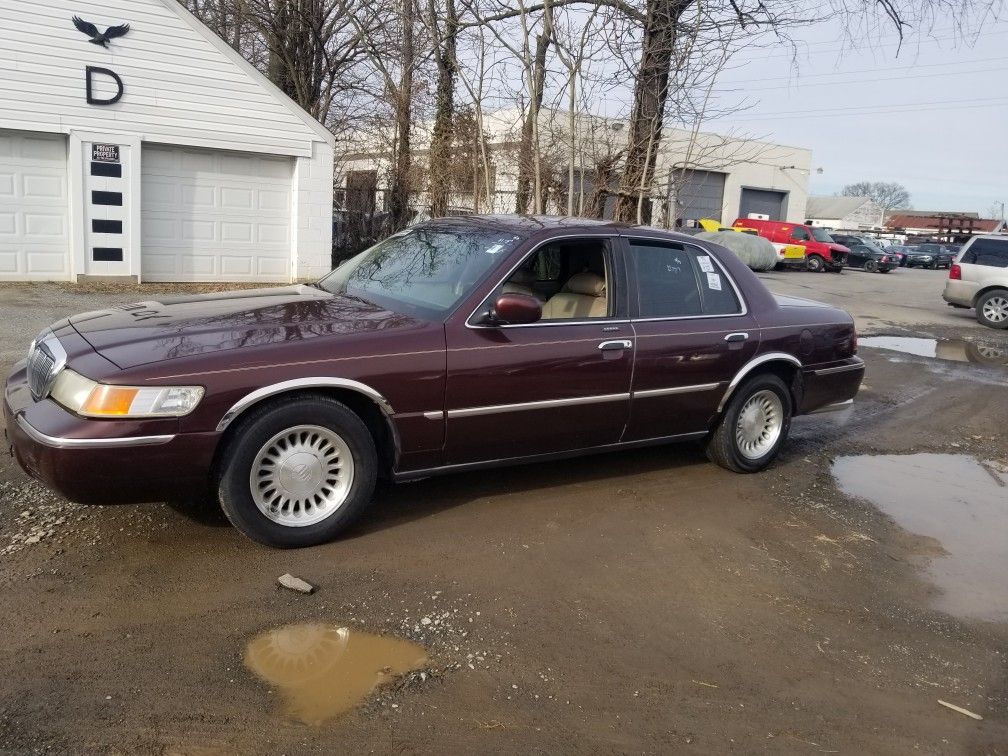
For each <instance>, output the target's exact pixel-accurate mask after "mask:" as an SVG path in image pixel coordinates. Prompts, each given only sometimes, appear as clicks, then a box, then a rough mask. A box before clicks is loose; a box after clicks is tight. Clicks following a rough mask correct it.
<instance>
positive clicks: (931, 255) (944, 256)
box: [907, 243, 952, 270]
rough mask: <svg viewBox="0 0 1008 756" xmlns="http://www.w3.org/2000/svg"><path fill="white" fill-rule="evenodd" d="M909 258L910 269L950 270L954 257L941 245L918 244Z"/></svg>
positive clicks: (908, 265) (912, 248)
mask: <svg viewBox="0 0 1008 756" xmlns="http://www.w3.org/2000/svg"><path fill="white" fill-rule="evenodd" d="M911 250H912V251H911V253H910V255H909V257H908V258H907V267H908V268H930V269H932V270H934V269H936V268H948V267H951V265H952V255H951V254H950V253H949V251H948V250H947V249H945V247H943V246H942V245H941V244H930V243H926V244H916V245H914V246H912V247H911Z"/></svg>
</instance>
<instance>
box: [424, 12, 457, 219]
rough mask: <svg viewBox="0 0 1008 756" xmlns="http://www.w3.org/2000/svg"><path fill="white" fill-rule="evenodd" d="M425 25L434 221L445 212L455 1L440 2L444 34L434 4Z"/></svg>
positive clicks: (452, 102)
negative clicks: (433, 70)
mask: <svg viewBox="0 0 1008 756" xmlns="http://www.w3.org/2000/svg"><path fill="white" fill-rule="evenodd" d="M427 24H428V27H429V29H430V33H431V39H432V41H433V43H434V61H435V63H436V64H437V89H436V92H435V95H434V129H433V134H432V135H431V146H430V153H429V160H430V164H429V166H428V174H429V181H430V183H429V187H430V204H431V208H430V212H431V215H432V216H434V217H438V216H441V215H445V214H446V213H447V212H448V193H449V191H450V190H451V186H450V179H449V177H450V173H451V167H452V166H451V160H452V137H453V133H454V130H453V124H454V121H455V75H456V72H457V70H458V60H457V54H458V31H459V28H458V26H459V25H458V13H457V11H456V9H455V0H444V31H442V30H441V21H440V14H439V12H438V8H437V3H436V0H428V4H427Z"/></svg>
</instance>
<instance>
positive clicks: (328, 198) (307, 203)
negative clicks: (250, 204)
mask: <svg viewBox="0 0 1008 756" xmlns="http://www.w3.org/2000/svg"><path fill="white" fill-rule="evenodd" d="M314 148H315V154H314V155H313V156H312V158H311V159H308V158H298V159H297V161H296V165H295V168H294V191H295V202H294V215H295V222H294V233H295V236H294V253H295V256H296V263H297V271H296V274H295V277H296V278H297V279H298V280H302V281H304V280H315V279H318V278H321V277H322V276H323V275H325V274H326V273H328V272H329V271H330V270H331V269H332V221H333V203H332V199H333V198H332V175H333V160H334V155H333V148H332V147H330V146H329V145H328V144H323V143H321V142H315V145H314Z"/></svg>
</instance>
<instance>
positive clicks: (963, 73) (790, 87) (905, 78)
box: [717, 66, 1004, 94]
mask: <svg viewBox="0 0 1008 756" xmlns="http://www.w3.org/2000/svg"><path fill="white" fill-rule="evenodd" d="M1003 72H1004V67H1003V66H997V67H996V68H977V69H974V70H972V71H933V72H931V73H922V74H915V75H914V74H910V75H906V76H882V77H876V78H871V79H846V80H836V81H818V82H806V84H807V85H814V86H817V87H834V86H843V85H847V84H868V83H871V84H874V83H876V82H884V81H908V80H911V79H933V78H934V77H936V76H971V75H973V74H983V73H1003ZM732 83H734V82H732ZM801 86H802V85H801V84H800V83H795V84H780V85H777V86H773V87H746V88H740V89H719V90H717V91H718V93H719V94H731V93H743V94H744V93H746V92H770V91H773V90H779V89H787V90H798V89H800V88H801Z"/></svg>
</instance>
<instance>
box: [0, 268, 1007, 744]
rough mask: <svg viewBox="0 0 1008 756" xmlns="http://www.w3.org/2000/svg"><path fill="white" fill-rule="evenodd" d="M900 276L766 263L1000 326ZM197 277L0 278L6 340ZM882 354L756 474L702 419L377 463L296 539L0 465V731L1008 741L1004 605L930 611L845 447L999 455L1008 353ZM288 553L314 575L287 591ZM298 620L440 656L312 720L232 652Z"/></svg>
mask: <svg viewBox="0 0 1008 756" xmlns="http://www.w3.org/2000/svg"><path fill="white" fill-rule="evenodd" d="M911 273H914V274H917V273H920V274H924V275H928V276H930V274H932V273H933V272H932V271H911ZM903 275H904V271H898V272H897V273H894V274H890V276H889V277H888V279H887V280H900V281H902V282H903V283H902V284H901V285H906V286H908V287H909V286H911V285H912V284H913V282H914V281H916V282H917V289H915V292H916V293H915V294H913V296H909V297H908V301H913V302H915V303H916V304H914V305H913V306H908V307H904V308H900V309H894V310H892V311H891V312H884V313H881V312H880V311H879V310H878V309H877V307H878V302H879V294H878V292H877V291H876V287H877V286H878V281H877V279H882V278H886V277H882V276H876V277H874V278H871V277H869V276H867V275H866V274H858V273H853V274H849V273H845V274H844V275H843V276H842V277H838V279H837V280H841V279H842V281H843V282H844V285H845V286H847V288H846V289H843V290H840V292H839V293H836V292H835V291H833V287H834V284H836V283H837V281H836V280H834V279H831V278H827V277H818V278H817V277H814V276H812V275H811V274H782V275H781V276H779V277H771V278H770V279H768V281H769V284H770V285H771V288H775V289H779V290H788V291H794V290H802V291H804V295H805V296H810V297H811V298H818V299H826V300H830V301H840V300H842V302H841V303H842V304H843V305H844V306H846V307H848V308H849V309H851V310H852V311H853V312H854V313H855V314H856V315H857V316H858V318H859V319H860V320H865V321H866V322H867V321H871V322H872V323H874V325H872V326H869V329H874V331H875V332H879V333H886V332H898V333H915V334H923V335H932V336H950V337H951V336H954V337H956V338H964V339H970V340H975V339H983V340H985V341H986V340H991V339H994V340H1000V341H999V343H1004V337H1003V334H993V333H990V332H987V331H985V330H979V327H978V326H975V324H974V323H972V321H970V320H969V319H968V318H958V319H957V320H954V321H952V322H951V323H949V322H946V320H945V316H946V315H947V313H946V312H945V310H943V309H942V308H943V307H944V305H943V304H942V303H941V301H940V299H938V300H937V301H934V296H933V290H932V289H933V287H934V284H935V282H936V281H937V280H938V278H940V276H939V277H938V278H934V277H927V278H925V277H924V275H920V276H918V275H914V276H912V277H907V278H906V279H905V280H904V279H897V278H895V277H896V276H903ZM819 281H824V282H826V283H824V284H823V286H824V288H823V289H822V290H814V287H815V286H816V285H818V284H817V282H819ZM827 283H828V286H827ZM185 289H186V290H188V287H185ZM827 289H828V290H827ZM178 290H179V288H178V287H171V288H170V289H169V288H166V289H160V290H157V291H156V290H155V289H154V288H153V287H150V288H148V287H146V286H145V287H140V288H139V289H137V288H135V287H134V288H131V289H119V288H105V287H102V288H101V289H100V290H98V291H91V292H87V293H85V292H81V291H79V290H71V289H70V288H69V287H66V286H57V285H37V286H0V318H2V319H3V320H4V322H5V323H8V324H10V327H9V328H5V329H4V331H3V333H2V335H0V361H2V365H3V367H4V368H5V369H7V368H9V366H10V365H11V364H12V363H13V362H14V361H15V360H16V359H18V358H20V356H21V354H22V353H23V351H24V348H25V346H26V345H27V343H28V341H29V340H30V338H31V337H32V336H33V335H34V334H35V333H36V332H37V331H38V330H40V329H41V328H43V327H44V326H45V325H46V324H48V323H49V322H51V321H53V320H56V319H58V318H60V317H64V316H65V315H67V314H69V313H71V312H74V311H78V310H86V309H95V308H100V307H103V306H107V305H108V304H109V303H111V302H118V301H125V300H130V299H146V298H149V297H150V296H151V295H156V294H157V293H160V291H178ZM939 290H940V289H939ZM883 316H884V317H883ZM862 354H863V356H864V358H865V359H866V361H867V363H868V368H869V372H868V377H867V379H866V386H865V387H864V388H863V390H862V392H861V394H860V396H859V400H858V402H857V403H856V404H855V406H854V408H853V410H852V411H851V412H850V413H849V414H844V415H836V416H818V417H810V418H799V419H797V420H796V421H795V424H794V427H793V431H792V438H791V440H790V442H789V443H788V445H787V447H786V448H785V451H784V453H783V454H782V457H781V459H780V461H779V462H778V463H777V464H775V465H774V466H773V467H772V468H771V469H770V470H768V471H767V472H765V473H763V474H761V475H756V476H738V475H732V474H730V473H726V472H725V471H722V470H720V469H718V468H715V467H713V466H711V465H709V464H707V463H706V462H705V460H704V459H703V457H702V455H701V454H700V453H699V451H698V450H697V449H696V447H693V446H688V445H687V446H679V447H670V448H667V449H666V448H662V449H648V450H642V451H637V452H632V453H622V454H613V455H608V456H604V457H594V458H589V459H580V460H571V461H567V462H563V463H554V464H548V465H533V466H528V467H522V468H515V469H509V470H500V471H494V472H493V473H470V474H463V475H456V476H452V477H445V478H437V479H431V480H426V481H420V482H416V483H412V484H408V485H402V486H390V487H386V488H383V489H382V490H381V491H380V492H379V494H378V496H377V500H376V503H375V505H374V506H373V507H372V508H371V509H370V510H369V511H368V513H367V515H366V516H365V517H364V518H363V519H362V521H361V522H360V523H359V524H358V525H356V526H355V527H354V528H353V529H352V530H351V532H350V533H348V534H347V535H346V537H344V538H342V539H340V540H339V541H337V542H335V543H332V544H327V545H325V546H322V547H318V548H314V549H307V550H301V551H296V552H283V551H275V550H270V549H265V548H263V547H260V546H258V545H256V544H254V543H251V542H249V541H247V540H245V539H244V538H242V537H241V536H240V535H238V534H237V533H236V532H235V531H234V530H233V529H231V528H230V527H229V526H228V525H227V523H226V521H225V520H224V518H223V517H222V516H221V514H220V512H219V510H218V509H217V508H216V507H215V506H214V505H213V504H212V503H210V502H192V503H184V504H183V503H176V504H172V505H168V504H151V505H143V506H97V507H83V506H79V505H75V504H71V503H68V502H65V501H63V500H61V499H60V498H59V497H57V496H55V495H53V494H51V493H49V492H47V491H46V490H45V489H43V488H41V487H40V486H38V485H37V484H35V483H33V482H31V481H30V480H28V479H27V478H26V477H25V476H24V475H23V474H22V473H21V472H20V471H19V470H18V469H17V468H16V467H15V466H14V465H13V464H12V463H11V462H10V460H9V459H4V461H3V462H2V463H0V590H2V591H3V596H4V612H3V613H0V633H2V634H3V637H4V638H5V643H4V646H3V650H2V651H0V752H4V753H6V752H10V753H46V752H55V753H87V754H91V753H116V754H122V753H130V754H132V753H151V754H173V753H177V754H207V753H250V752H266V753H331V752H332V750H333V748H334V746H333V743H337V742H338V743H339V748H340V750H347V751H351V752H356V751H365V750H367V751H369V752H383V753H384V752H388V753H393V752H394V753H399V752H404V751H405V752H412V751H424V752H428V751H435V750H436V751H438V752H444V753H463V752H464V753H471V752H509V753H510V752H572V751H579V752H607V753H609V752H630V751H633V752H656V753H667V752H696V753H710V752H745V753H750V752H772V753H798V752H800V753H809V752H812V753H816V752H820V753H821V752H862V753H863V752H867V753H907V752H910V751H915V750H917V751H922V752H926V753H988V754H1008V747H1006V744H1008V659H1006V657H1005V653H1006V651H1005V650H1006V649H1008V628H1006V626H1005V625H1003V624H999V623H995V622H989V621H984V620H982V619H977V618H976V617H960V616H953V615H949V614H944V613H942V612H939V611H937V610H936V609H935V607H934V603H935V602H934V599H935V596H936V595H937V593H936V592H937V591H939V590H940V589H939V588H937V587H936V586H935V585H933V584H932V583H930V582H929V580H928V579H927V577H926V574H925V572H924V570H923V568H924V567H925V566H926V565H927V564H929V563H930V562H931V560H934V559H938V558H940V557H941V555H942V548H941V545H940V543H938V542H936V541H935V540H933V539H929V538H922V537H920V536H917V535H915V534H914V533H910V532H907V531H905V530H902V529H901V528H899V527H898V526H896V524H895V523H894V522H893V520H892V519H890V518H889V517H887V516H886V515H884V514H882V513H881V512H880V511H879V510H877V509H876V508H875V507H874V506H872V505H871V504H870V503H868V502H866V501H861V500H856V499H850V498H848V497H846V496H844V495H843V494H841V493H840V492H839V491H838V490H837V487H836V484H835V482H834V480H833V476H832V472H831V469H832V460H833V459H834V458H835V457H836V456H838V455H852V454H877V453H885V454H893V453H897V454H904V453H913V452H920V451H926V452H945V453H955V454H966V455H972V456H976V457H977V458H978V459H982V460H991V462H992V464H996V465H1001V466H1004V465H1008V439H1006V438H1005V434H1004V432H1003V429H1004V427H1005V426H1006V424H1008V394H1006V392H1005V391H1004V387H1005V386H1006V385H1008V372H1006V371H1003V370H1000V369H998V368H996V367H990V368H982V367H979V366H976V365H970V364H959V363H947V362H942V361H938V360H928V359H922V358H917V357H913V356H911V355H900V354H897V353H893V352H885V351H883V350H876V349H863V350H862ZM949 516H950V517H955V516H956V513H955V512H954V511H953V510H950V514H949ZM1005 524H1006V523H1005V522H999V523H992V527H997V528H1001V529H1002V531H1003V530H1004V526H1005ZM285 572H290V573H292V574H294V575H297V576H299V577H302V578H304V579H305V580H307V581H309V582H310V583H312V584H313V585H315V586H317V591H316V592H315V593H313V594H312V595H310V596H303V595H300V594H295V593H292V592H290V591H287V590H284V589H281V588H278V587H277V586H276V579H277V576H279V575H281V574H283V573H285ZM296 622H327V623H339V624H344V625H348V626H351V627H355V628H359V629H362V630H369V631H372V632H380V633H387V634H394V635H398V636H401V637H406V638H410V639H413V640H415V641H417V642H419V643H421V644H423V645H424V646H425V647H426V648H427V650H428V654H429V658H430V661H429V665H428V667H426V668H425V669H423V670H420V671H418V672H416V673H413V674H410V675H408V676H407V677H405V678H403V679H401V680H400V681H399V682H398V683H397V684H395V685H392V686H389V687H386V688H384V689H382V690H381V691H380V692H379V693H378V694H377V695H375V696H373V697H371V698H370V699H368V701H367V702H366V703H365V704H364V705H363V706H362V707H361V708H359V709H358V710H357V711H355V712H353V713H352V714H350V715H348V716H346V717H344V718H341V719H339V720H335V721H331V722H328V723H326V724H323V725H320V726H317V727H312V726H306V725H302V724H299V723H297V722H294V721H291V720H289V719H288V718H287V717H285V716H284V714H283V710H282V707H281V706H280V705H279V701H278V700H277V696H276V693H275V691H273V690H271V689H269V688H267V687H266V686H265V685H263V684H262V683H261V682H260V681H259V680H258V679H256V678H255V677H254V676H253V675H251V674H250V673H249V672H248V671H247V670H245V669H244V668H243V666H242V649H243V648H244V645H245V644H246V643H247V642H248V641H249V640H251V639H252V638H254V637H256V636H257V635H258V634H259V633H261V632H262V631H263V630H265V629H268V628H271V627H278V626H282V625H286V624H289V623H296ZM939 699H941V700H945V701H948V702H951V703H954V704H956V705H958V706H961V707H963V708H966V709H968V710H970V711H973V712H977V713H979V714H981V715H982V716H983V720H980V721H977V720H974V719H971V718H969V717H967V716H964V715H962V714H959V713H957V712H954V711H951V710H949V709H947V708H944V707H943V706H941V705H940V704H938V700H939Z"/></svg>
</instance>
